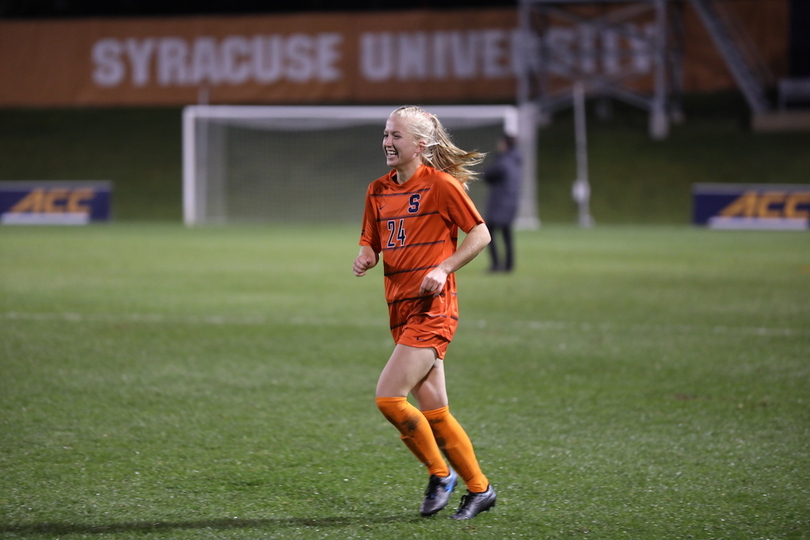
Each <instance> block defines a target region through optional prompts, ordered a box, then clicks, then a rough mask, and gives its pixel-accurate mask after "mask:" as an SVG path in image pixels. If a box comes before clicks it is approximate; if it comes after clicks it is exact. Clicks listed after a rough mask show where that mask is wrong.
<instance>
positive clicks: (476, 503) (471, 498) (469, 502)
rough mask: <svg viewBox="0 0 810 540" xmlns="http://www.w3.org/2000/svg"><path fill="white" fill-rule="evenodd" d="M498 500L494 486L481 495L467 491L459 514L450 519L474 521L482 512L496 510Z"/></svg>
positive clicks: (488, 487) (459, 508)
mask: <svg viewBox="0 0 810 540" xmlns="http://www.w3.org/2000/svg"><path fill="white" fill-rule="evenodd" d="M496 498H497V496H496V495H495V490H494V489H492V486H487V490H486V491H483V492H481V493H473V492H472V491H467V494H466V495H464V496H463V497H462V498H461V506H459V507H458V512H456V513H455V514H453V515H452V516H450V517H451V518H453V519H472V518H474V517H475V516H477V515H478V514H480V513H481V512H486V511H487V510H489V509H490V508H494V507H495V499H496Z"/></svg>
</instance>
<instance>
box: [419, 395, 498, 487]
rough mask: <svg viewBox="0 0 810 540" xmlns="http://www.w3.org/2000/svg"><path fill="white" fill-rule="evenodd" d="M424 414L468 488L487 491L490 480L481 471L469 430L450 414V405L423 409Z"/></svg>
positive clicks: (443, 449)
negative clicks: (428, 409)
mask: <svg viewBox="0 0 810 540" xmlns="http://www.w3.org/2000/svg"><path fill="white" fill-rule="evenodd" d="M422 414H424V415H425V418H427V419H428V422H429V423H430V428H431V429H432V430H433V435H434V436H435V437H436V442H437V443H438V444H439V448H441V450H442V452H444V455H445V456H447V460H448V461H449V462H450V465H452V466H453V468H454V469H455V470H456V472H457V473H458V474H460V475H461V477H462V478H463V479H464V483H466V484H467V489H468V490H470V491H472V492H473V493H481V492H482V491H486V489H487V486H489V480H487V477H486V476H484V473H482V472H481V467H480V466H479V465H478V460H477V459H476V457H475V451H474V450H473V445H472V442H471V441H470V438H469V437H468V436H467V432H466V431H464V428H463V427H461V424H459V423H458V420H456V419H455V417H454V416H453V415H452V414H450V409H449V407H442V408H441V409H434V410H432V411H423V412H422Z"/></svg>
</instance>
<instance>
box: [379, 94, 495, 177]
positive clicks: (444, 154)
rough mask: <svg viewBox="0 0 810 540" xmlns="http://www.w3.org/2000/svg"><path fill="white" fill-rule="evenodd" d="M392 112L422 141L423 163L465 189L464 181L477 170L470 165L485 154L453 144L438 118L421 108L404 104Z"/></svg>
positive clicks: (478, 161) (478, 160)
mask: <svg viewBox="0 0 810 540" xmlns="http://www.w3.org/2000/svg"><path fill="white" fill-rule="evenodd" d="M394 115H396V116H399V117H400V118H402V119H404V120H405V121H406V124H407V128H406V129H407V130H408V133H410V134H411V135H412V136H413V138H414V139H416V140H417V141H423V142H424V143H425V149H424V151H423V152H422V163H424V164H425V165H430V166H431V167H433V168H435V169H437V170H439V171H443V172H446V173H447V174H449V175H451V176H452V177H454V178H455V179H456V180H458V181H459V182H461V183H462V185H464V187H465V189H466V188H467V187H468V186H467V182H469V181H471V180H474V179H475V177H476V176H477V175H478V172H476V171H473V170H472V169H471V168H470V167H474V166H475V165H478V164H479V163H481V162H482V161H484V157H485V156H486V154H484V153H482V152H478V151H477V150H473V151H471V152H468V151H466V150H462V149H461V148H459V147H458V146H456V145H455V144H454V143H453V141H452V139H451V138H450V134H449V133H448V132H447V130H446V129H445V128H444V126H443V125H442V123H441V122H440V121H439V119H438V117H436V116H435V115H433V114H430V113H429V112H427V111H425V110H424V109H422V108H421V107H417V106H415V105H405V106H402V107H400V108H398V109H397V110H395V111H394V112H392V113H391V116H394Z"/></svg>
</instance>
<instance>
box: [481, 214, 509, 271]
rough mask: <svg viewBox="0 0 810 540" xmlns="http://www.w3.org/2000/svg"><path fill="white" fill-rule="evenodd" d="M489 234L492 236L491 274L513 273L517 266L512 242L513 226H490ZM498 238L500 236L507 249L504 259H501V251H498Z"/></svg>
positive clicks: (490, 244) (490, 247) (490, 252)
mask: <svg viewBox="0 0 810 540" xmlns="http://www.w3.org/2000/svg"><path fill="white" fill-rule="evenodd" d="M487 227H488V228H489V234H490V235H491V236H492V241H491V242H490V243H489V256H490V259H491V260H492V265H491V266H490V267H489V269H490V271H491V272H511V271H512V269H513V268H514V266H515V252H514V249H513V242H512V226H511V225H489V224H487ZM498 236H500V238H501V240H500V241H502V242H503V246H504V248H505V253H504V256H503V258H501V254H500V250H499V249H498V243H499V242H500V241H499V240H498Z"/></svg>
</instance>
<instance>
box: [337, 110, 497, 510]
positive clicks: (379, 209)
mask: <svg viewBox="0 0 810 540" xmlns="http://www.w3.org/2000/svg"><path fill="white" fill-rule="evenodd" d="M382 146H383V150H384V151H385V161H386V164H387V165H388V166H389V167H391V168H392V170H391V171H390V172H389V173H388V174H387V175H385V176H383V177H382V178H378V179H377V180H375V181H374V182H372V183H371V185H369V187H368V191H367V192H366V208H365V213H364V217H363V228H362V233H361V235H360V254H359V255H358V257H357V258H356V259H355V260H354V264H353V271H354V275H356V276H358V277H359V276H364V275H365V274H366V272H367V271H368V270H369V269H371V268H373V267H374V266H376V265H377V263H378V262H379V258H380V253H382V254H383V273H384V279H385V297H386V300H387V302H388V312H389V317H390V323H391V333H392V334H393V337H394V341H395V343H396V346H395V347H394V351H393V353H392V354H391V357H390V358H389V359H388V363H387V364H386V365H385V368H384V369H383V371H382V373H381V374H380V378H379V380H378V382H377V392H376V401H377V407H378V408H379V409H380V411H381V412H382V414H383V415H384V416H385V418H386V419H388V421H389V422H391V423H392V424H393V425H394V426H396V428H397V429H398V430H399V432H400V436H401V439H402V441H403V442H404V443H405V445H406V446H407V447H408V449H410V451H411V452H412V453H413V454H414V455H415V456H416V457H417V459H419V461H421V462H422V463H423V464H424V465H425V466H426V467H427V470H428V474H429V475H430V479H429V482H428V487H427V490H426V491H425V499H424V501H423V502H422V506H421V508H420V512H421V514H422V515H423V516H432V515H433V514H435V513H437V512H438V511H440V510H441V509H443V508H444V507H445V506H447V504H448V502H449V501H450V495H451V493H452V492H453V489H454V488H455V486H456V484H457V482H458V475H461V477H462V478H463V480H464V482H465V483H466V486H467V490H468V493H467V494H466V495H465V496H464V497H462V499H461V505H460V507H459V509H458V511H457V512H456V513H455V514H453V515H452V516H451V517H452V518H453V519H471V518H473V517H475V516H477V515H478V514H479V513H481V512H484V511H486V510H489V509H490V508H492V507H493V506H495V491H494V490H493V489H492V486H490V485H489V481H488V480H487V477H486V476H484V474H483V473H482V472H481V468H480V467H479V465H478V460H477V459H476V457H475V452H474V450H473V446H472V443H471V442H470V439H469V437H468V436H467V433H466V432H465V431H464V429H463V428H462V427H461V425H460V424H459V423H458V422H457V421H456V419H455V418H454V417H453V415H451V414H450V411H449V408H448V400H447V390H446V388H445V379H444V356H445V352H446V351H447V346H448V345H449V343H450V341H451V340H452V339H453V334H454V333H455V331H456V326H457V325H458V302H457V298H456V281H455V274H454V272H455V271H456V270H458V269H459V268H461V267H462V266H464V265H465V264H467V263H468V262H470V261H471V260H472V259H473V258H475V256H476V255H478V254H479V253H480V252H481V251H482V250H483V249H484V248H485V247H486V246H487V244H488V243H489V241H490V235H489V231H488V230H487V227H486V224H485V223H484V220H483V219H482V218H481V215H480V214H479V213H478V210H476V208H475V205H474V204H473V203H472V201H471V200H470V198H469V196H467V193H466V191H465V188H466V183H467V181H468V180H470V179H471V178H472V177H473V176H474V174H475V173H473V172H472V171H471V170H470V169H469V168H468V167H471V166H472V165H476V164H478V163H480V162H481V161H482V160H483V157H484V155H483V154H481V153H479V152H466V151H464V150H462V149H460V148H458V147H457V146H455V145H454V144H453V142H452V141H451V140H450V137H449V135H448V133H447V131H446V130H445V129H444V127H443V126H442V124H441V122H439V119H438V118H436V117H435V116H434V115H432V114H429V113H427V112H426V111H424V110H423V109H421V108H419V107H414V106H406V107H400V108H399V109H397V110H395V111H394V112H392V113H391V115H390V116H389V117H388V120H387V122H386V123H385V131H384V133H383V144H382ZM459 229H461V230H463V231H464V232H465V233H467V236H466V237H465V238H464V241H463V242H462V243H461V245H459V246H457V244H458V230H459ZM408 394H412V395H413V396H414V398H415V399H416V402H417V404H418V406H419V408H416V407H414V406H413V405H411V404H410V403H409V402H408V398H407V396H408ZM442 453H444V455H445V456H446V457H447V460H448V461H449V462H450V465H451V466H452V468H450V467H449V466H448V465H447V463H446V462H445V460H444V458H443V457H442ZM457 473H458V475H457Z"/></svg>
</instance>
